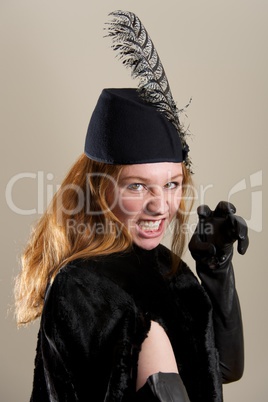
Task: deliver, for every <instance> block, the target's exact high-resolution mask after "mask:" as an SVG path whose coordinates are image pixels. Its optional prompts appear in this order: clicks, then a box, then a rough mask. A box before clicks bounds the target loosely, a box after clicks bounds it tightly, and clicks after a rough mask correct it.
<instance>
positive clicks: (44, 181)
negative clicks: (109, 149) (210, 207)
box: [5, 170, 263, 232]
mask: <svg viewBox="0 0 268 402" xmlns="http://www.w3.org/2000/svg"><path fill="white" fill-rule="evenodd" d="M93 175H96V173H95V174H93ZM29 179H30V180H31V181H33V182H32V183H31V186H32V185H33V184H34V193H35V201H34V202H35V204H36V205H31V207H30V208H28V209H25V208H22V207H21V206H20V197H18V196H16V197H14V193H15V190H16V185H19V184H20V185H21V184H23V185H25V188H26V191H27V180H29ZM53 179H54V175H53V174H52V173H47V174H45V173H44V172H43V171H38V172H37V173H33V172H22V173H18V174H16V175H14V176H12V177H11V178H10V180H9V181H8V183H7V185H6V190H5V198H6V203H7V205H8V207H9V209H10V210H11V211H12V212H14V213H16V214H18V215H27V216H29V215H36V214H39V215H41V214H43V213H44V212H45V210H46V208H47V207H48V205H49V203H50V201H51V200H52V198H53V195H54V194H55V192H56V191H57V190H58V189H59V187H60V185H55V184H53V183H52V180H53ZM110 180H111V181H112V182H114V179H112V178H110ZM22 181H24V182H22ZM28 185H29V183H28ZM31 189H32V188H31ZM208 189H213V185H212V184H210V185H207V186H206V187H204V188H203V187H202V186H200V189H199V190H200V191H198V190H197V189H195V195H196V196H195V200H196V201H197V202H198V203H199V204H206V200H205V198H206V197H205V193H206V191H207V190H208ZM72 190H73V191H75V192H77V195H78V199H79V205H78V206H77V208H80V207H81V205H82V204H83V203H84V202H87V203H89V204H90V200H89V199H88V197H87V194H82V193H81V189H79V188H76V187H74V186H73V187H72ZM241 192H245V203H246V205H247V206H248V207H249V210H250V215H249V218H247V219H246V218H244V219H245V221H246V223H247V225H248V228H249V229H251V230H253V231H255V232H261V231H262V227H263V225H262V210H263V206H262V170H259V171H257V172H255V173H253V174H251V175H250V176H249V177H245V178H243V179H241V180H240V181H239V182H237V183H236V184H234V185H233V186H232V188H231V189H230V191H229V192H228V194H227V197H226V199H227V200H228V201H229V202H232V198H233V197H234V196H236V195H237V194H239V193H241ZM72 212H74V211H72ZM88 212H89V213H90V205H89V206H88Z"/></svg>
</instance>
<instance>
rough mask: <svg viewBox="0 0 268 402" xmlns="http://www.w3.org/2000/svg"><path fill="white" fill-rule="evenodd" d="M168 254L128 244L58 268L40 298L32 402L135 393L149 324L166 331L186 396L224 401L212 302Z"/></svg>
mask: <svg viewBox="0 0 268 402" xmlns="http://www.w3.org/2000/svg"><path fill="white" fill-rule="evenodd" d="M170 261H171V260H170V252H169V250H168V249H166V248H165V247H164V246H161V245H160V246H158V247H157V248H156V249H154V250H152V251H146V250H141V249H139V248H138V247H134V249H133V251H131V252H129V253H125V254H113V255H111V256H108V257H98V258H96V259H94V260H92V259H91V260H86V261H82V260H77V261H75V262H73V263H71V264H69V265H67V266H66V267H64V268H62V269H61V270H60V272H59V273H58V274H57V276H56V278H55V280H54V282H53V284H52V285H51V286H50V287H49V289H48V291H47V295H46V299H45V305H44V310H43V314H42V318H41V325H40V331H39V336H38V345H37V355H36V361H35V372H34V384H33V391H32V396H31V402H48V401H49V402H75V401H76V402H77V401H79V402H85V401H86V402H90V401H92V402H104V401H105V402H120V401H122V402H125V401H131V400H132V397H133V395H134V394H135V383H136V370H137V360H138V353H139V350H140V347H141V344H142V342H143V340H144V339H145V337H146V334H147V332H148V330H149V328H150V321H151V320H155V321H157V322H159V323H160V324H161V325H162V326H163V327H164V329H165V330H166V332H167V334H168V336H169V339H170V341H171V344H172V346H173V350H174V353H175V356H176V360H177V364H178V367H179V372H180V375H181V378H182V380H183V382H184V384H185V387H186V389H187V391H188V394H189V398H190V400H191V402H220V401H222V380H221V373H220V365H219V357H218V352H217V349H216V348H215V343H214V330H213V324H212V306H211V302H210V299H209V297H208V295H207V294H206V292H205V290H204V289H203V287H202V286H201V285H200V284H199V282H198V280H197V278H196V277H195V276H194V274H193V273H192V272H191V271H190V269H189V268H188V267H187V266H186V264H185V263H183V262H181V263H180V266H179V269H178V271H177V273H176V274H174V275H173V276H170V275H167V274H168V272H169V270H170Z"/></svg>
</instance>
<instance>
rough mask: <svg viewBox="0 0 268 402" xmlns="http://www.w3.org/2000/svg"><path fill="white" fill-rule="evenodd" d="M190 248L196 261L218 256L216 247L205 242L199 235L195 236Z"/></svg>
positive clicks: (195, 234)
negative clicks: (197, 258)
mask: <svg viewBox="0 0 268 402" xmlns="http://www.w3.org/2000/svg"><path fill="white" fill-rule="evenodd" d="M188 247H189V250H190V252H191V254H192V256H193V257H194V258H195V259H196V257H200V258H204V257H211V256H213V255H215V254H216V249H215V247H214V245H213V244H212V243H208V242H203V241H202V240H201V239H200V236H199V234H198V233H194V234H193V236H192V238H191V240H190V243H189V246H188Z"/></svg>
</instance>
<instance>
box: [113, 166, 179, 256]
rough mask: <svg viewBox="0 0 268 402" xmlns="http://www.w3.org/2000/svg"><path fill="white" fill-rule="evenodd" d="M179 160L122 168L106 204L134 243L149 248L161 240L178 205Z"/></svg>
mask: <svg viewBox="0 0 268 402" xmlns="http://www.w3.org/2000/svg"><path fill="white" fill-rule="evenodd" d="M182 179H183V175H182V165H181V163H167V162H165V163H146V164H139V165H128V166H125V167H123V169H122V171H121V174H120V177H119V180H118V184H117V186H116V187H115V188H111V189H110V191H109V194H108V203H109V206H110V208H111V210H112V211H113V213H114V214H115V216H116V217H117V218H118V219H119V220H120V221H121V222H122V223H123V224H124V225H125V226H126V227H127V229H128V231H129V232H130V234H131V236H132V239H133V241H134V243H135V244H137V245H138V246H140V247H142V248H144V249H146V250H151V249H153V248H155V247H156V246H157V245H158V244H159V243H160V241H161V240H162V238H163V236H164V233H165V230H166V228H167V227H168V225H169V223H170V222H171V220H172V219H173V217H174V215H175V214H176V211H177V210H178V208H179V205H180V200H181V191H182Z"/></svg>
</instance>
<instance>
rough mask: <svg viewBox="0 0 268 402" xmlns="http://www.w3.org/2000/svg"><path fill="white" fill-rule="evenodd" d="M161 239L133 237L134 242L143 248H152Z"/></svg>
mask: <svg viewBox="0 0 268 402" xmlns="http://www.w3.org/2000/svg"><path fill="white" fill-rule="evenodd" d="M161 240H162V239H135V238H134V239H133V241H134V243H135V244H136V245H137V246H139V247H141V248H143V249H144V250H152V249H154V248H155V247H157V246H158V245H159V244H160V242H161Z"/></svg>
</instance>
